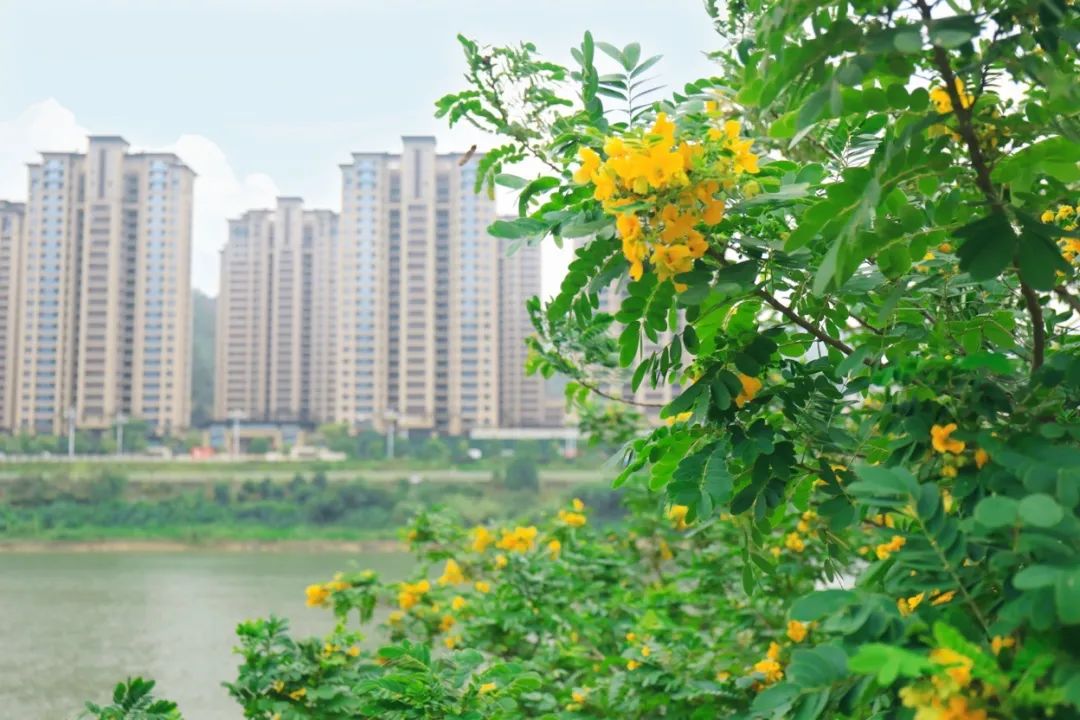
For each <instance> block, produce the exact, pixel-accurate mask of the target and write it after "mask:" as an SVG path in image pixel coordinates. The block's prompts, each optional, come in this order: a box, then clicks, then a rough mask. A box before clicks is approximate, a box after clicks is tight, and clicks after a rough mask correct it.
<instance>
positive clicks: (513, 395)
mask: <svg viewBox="0 0 1080 720" xmlns="http://www.w3.org/2000/svg"><path fill="white" fill-rule="evenodd" d="M504 244H505V243H504ZM499 255H500V259H499V425H500V426H501V427H506V428H538V427H545V426H548V425H562V414H563V413H562V405H563V403H562V400H561V398H555V407H554V408H553V407H552V405H553V403H552V400H551V398H549V397H548V396H547V393H546V392H545V379H544V377H543V376H542V375H540V374H536V375H527V374H526V373H525V361H526V359H527V358H528V355H529V351H528V346H527V345H526V344H525V340H526V338H528V337H529V336H531V335H532V334H533V333H534V329H533V326H532V321H531V319H530V318H529V311H528V309H527V308H526V306H525V305H526V303H527V302H528V300H529V298H532V297H535V296H538V295H540V291H541V284H540V279H541V263H540V247H539V246H538V245H522V246H521V247H519V248H517V249H516V250H515V251H514V252H513V253H512V254H507V249H506V248H500V253H499ZM553 410H554V412H553Z"/></svg>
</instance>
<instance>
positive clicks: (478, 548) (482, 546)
mask: <svg viewBox="0 0 1080 720" xmlns="http://www.w3.org/2000/svg"><path fill="white" fill-rule="evenodd" d="M472 538H473V541H472V549H473V551H474V552H478V553H482V552H484V550H487V547H488V545H490V544H491V543H493V542H495V536H494V535H492V534H491V533H490V532H488V529H487V528H486V527H484V526H483V525H477V526H476V527H474V528H473V529H472Z"/></svg>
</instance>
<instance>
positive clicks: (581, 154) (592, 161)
mask: <svg viewBox="0 0 1080 720" xmlns="http://www.w3.org/2000/svg"><path fill="white" fill-rule="evenodd" d="M578 158H579V159H580V160H581V167H579V168H578V169H577V170H576V171H575V172H574V182H576V183H578V184H579V185H584V184H585V183H587V182H589V181H590V180H591V179H592V176H593V173H595V172H596V171H597V170H598V169H599V168H600V156H599V155H597V154H596V151H595V150H593V149H592V148H588V147H583V148H580V149H579V150H578Z"/></svg>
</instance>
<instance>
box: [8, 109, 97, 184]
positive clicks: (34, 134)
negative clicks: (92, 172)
mask: <svg viewBox="0 0 1080 720" xmlns="http://www.w3.org/2000/svg"><path fill="white" fill-rule="evenodd" d="M86 135H87V130H86V128H84V127H82V126H81V125H79V123H77V122H76V121H75V113H73V112H71V111H70V110H68V109H67V108H66V107H64V106H63V105H61V104H60V103H58V102H57V101H56V100H53V99H52V98H50V99H48V100H43V101H41V102H37V103H34V104H32V105H30V106H29V107H28V108H26V109H25V110H23V111H22V112H21V113H19V115H18V117H16V118H15V119H13V120H0V198H3V199H5V200H25V199H26V164H27V163H31V162H37V161H38V160H40V159H41V158H40V155H39V153H40V152H41V151H43V150H55V151H60V152H85V151H86Z"/></svg>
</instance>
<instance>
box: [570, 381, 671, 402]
mask: <svg viewBox="0 0 1080 720" xmlns="http://www.w3.org/2000/svg"><path fill="white" fill-rule="evenodd" d="M574 382H576V383H577V384H578V385H580V386H581V387H583V388H585V389H587V390H590V391H592V392H594V393H596V394H597V395H599V396H600V397H602V398H607V399H608V400H614V401H615V402H620V403H623V404H625V405H637V406H638V407H647V408H662V407H666V406H665V405H664V404H663V403H647V402H640V401H638V400H630V399H629V398H624V397H621V396H619V395H612V394H611V393H609V392H607V391H605V390H601V389H600V388H599V387H598V386H597V385H594V384H592V383H590V382H588V381H586V380H582V379H580V378H575V379H574Z"/></svg>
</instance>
